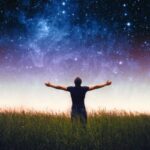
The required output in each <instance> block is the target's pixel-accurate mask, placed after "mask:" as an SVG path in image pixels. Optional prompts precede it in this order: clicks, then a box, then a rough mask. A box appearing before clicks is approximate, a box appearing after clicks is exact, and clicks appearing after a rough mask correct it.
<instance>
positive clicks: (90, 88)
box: [89, 81, 112, 91]
mask: <svg viewBox="0 0 150 150" xmlns="http://www.w3.org/2000/svg"><path fill="white" fill-rule="evenodd" d="M111 83H112V82H111V81H107V82H106V83H104V84H99V85H95V86H91V87H89V91H91V90H95V89H99V88H102V87H105V86H108V85H111Z"/></svg>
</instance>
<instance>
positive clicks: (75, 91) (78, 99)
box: [45, 77, 112, 125]
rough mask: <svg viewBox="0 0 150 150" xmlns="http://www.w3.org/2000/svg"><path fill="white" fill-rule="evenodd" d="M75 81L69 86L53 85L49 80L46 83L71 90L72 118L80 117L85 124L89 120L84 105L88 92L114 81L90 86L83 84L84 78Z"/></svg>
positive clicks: (56, 87) (49, 85)
mask: <svg viewBox="0 0 150 150" xmlns="http://www.w3.org/2000/svg"><path fill="white" fill-rule="evenodd" d="M74 83H75V86H68V87H64V86H57V85H53V84H51V83H49V82H48V83H45V85H46V86H48V87H52V88H55V89H59V90H64V91H69V92H70V94H71V99H72V109H71V120H72V121H74V120H77V119H79V120H80V121H81V123H82V124H84V125H85V124H86V122H87V113H86V108H85V105H84V99H85V95H86V92H87V91H91V90H95V89H99V88H102V87H105V86H108V85H111V83H112V82H111V81H107V82H106V83H104V84H99V85H95V86H91V87H88V86H81V83H82V80H81V78H79V77H77V78H75V80H74Z"/></svg>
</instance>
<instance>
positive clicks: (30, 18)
mask: <svg viewBox="0 0 150 150" xmlns="http://www.w3.org/2000/svg"><path fill="white" fill-rule="evenodd" d="M149 10H150V2H149V0H133V1H129V0H123V1H119V2H118V1H117V0H115V1H113V2H112V1H111V0H82V1H81V0H37V1H35V0H22V1H18V0H14V1H13V2H12V1H11V0H5V1H2V0H1V1H0V35H1V36H0V73H1V74H0V80H1V83H2V86H1V90H3V91H4V92H3V96H2V98H5V96H4V95H5V93H6V90H7V89H3V87H4V86H7V85H9V83H10V82H11V83H12V84H14V85H15V83H16V82H18V81H27V80H29V79H30V82H31V83H32V82H33V81H35V82H36V81H39V80H40V79H41V80H42V81H43V80H46V79H47V80H51V81H52V82H55V83H57V84H58V83H59V84H65V85H68V84H70V83H72V80H73V79H74V77H75V76H81V77H82V78H83V80H84V81H85V83H88V84H92V83H97V82H101V81H105V80H107V79H110V80H113V81H116V82H115V83H116V85H118V87H116V90H117V89H123V87H124V86H123V85H124V84H126V83H128V87H126V89H128V90H129V91H130V88H129V87H131V85H133V84H135V83H136V85H135V86H136V91H134V92H133V93H136V92H138V91H140V90H141V89H138V88H137V86H140V85H141V86H142V85H143V90H145V89H147V90H148V87H147V86H148V85H147V83H148V82H149V81H150V61H149V57H150V17H149V14H150V11H149ZM8 82H9V83H8ZM141 82H142V84H140V83H141ZM120 83H122V84H121V85H120ZM33 86H34V87H37V86H39V85H33ZM8 89H9V88H8ZM147 90H146V91H145V92H147ZM114 91H115V90H114ZM114 91H113V92H112V93H114ZM16 93H17V90H16ZM128 94H129V92H127V94H126V97H128ZM133 95H134V94H133ZM136 96H137V95H136ZM149 97H150V96H149V95H146V98H145V99H147V98H149ZM134 98H135V97H134V96H133V98H132V99H134ZM7 99H8V98H7Z"/></svg>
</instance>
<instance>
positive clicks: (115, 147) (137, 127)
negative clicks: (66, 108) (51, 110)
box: [0, 111, 150, 150]
mask: <svg viewBox="0 0 150 150" xmlns="http://www.w3.org/2000/svg"><path fill="white" fill-rule="evenodd" d="M0 150H150V116H149V115H146V114H133V113H126V112H120V113H118V112H106V111H99V112H97V113H93V114H90V116H89V118H88V123H87V127H86V128H83V127H82V125H80V124H79V123H77V124H71V122H70V118H69V117H68V116H67V115H65V114H61V115H57V114H45V113H37V112H25V111H22V112H20V113H17V112H13V111H4V112H0Z"/></svg>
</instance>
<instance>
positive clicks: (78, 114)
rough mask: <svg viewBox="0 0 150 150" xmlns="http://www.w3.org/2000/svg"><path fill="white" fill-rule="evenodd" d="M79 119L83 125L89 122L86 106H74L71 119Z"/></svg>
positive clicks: (73, 120)
mask: <svg viewBox="0 0 150 150" xmlns="http://www.w3.org/2000/svg"><path fill="white" fill-rule="evenodd" d="M77 120H79V121H80V122H81V123H82V124H83V125H86V123H87V112H86V109H85V107H72V110H71V121H72V122H75V121H77Z"/></svg>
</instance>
